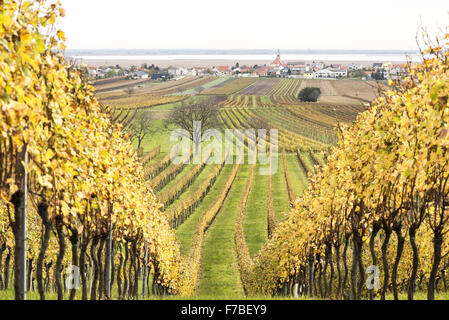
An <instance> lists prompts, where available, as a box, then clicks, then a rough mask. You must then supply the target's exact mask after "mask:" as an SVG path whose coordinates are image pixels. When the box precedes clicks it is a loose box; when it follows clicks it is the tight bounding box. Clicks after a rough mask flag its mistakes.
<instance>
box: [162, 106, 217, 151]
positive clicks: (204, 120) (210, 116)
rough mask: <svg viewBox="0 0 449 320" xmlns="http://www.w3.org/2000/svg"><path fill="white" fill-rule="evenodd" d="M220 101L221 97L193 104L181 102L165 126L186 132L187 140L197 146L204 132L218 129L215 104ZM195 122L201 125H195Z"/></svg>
mask: <svg viewBox="0 0 449 320" xmlns="http://www.w3.org/2000/svg"><path fill="white" fill-rule="evenodd" d="M222 99H223V98H222V97H208V98H205V99H202V100H199V101H195V102H192V101H189V102H186V101H182V102H181V105H180V106H179V107H178V108H176V109H174V110H173V112H172V113H171V114H170V116H169V118H168V120H167V121H166V126H167V127H168V126H169V125H174V126H175V127H178V128H179V127H180V128H181V129H184V130H186V131H187V132H188V138H189V139H190V140H192V141H194V142H196V143H197V144H198V143H200V142H201V137H202V136H203V133H204V131H206V130H208V129H212V128H219V127H220V121H219V118H218V107H217V104H218V103H219V102H220V101H221V100H222ZM195 121H198V122H200V124H201V125H200V126H198V125H195V123H194V122H195ZM197 147H198V146H197ZM197 150H198V149H197Z"/></svg>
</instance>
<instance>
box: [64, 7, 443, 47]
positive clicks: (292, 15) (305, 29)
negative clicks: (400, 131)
mask: <svg viewBox="0 0 449 320" xmlns="http://www.w3.org/2000/svg"><path fill="white" fill-rule="evenodd" d="M62 5H63V7H64V8H65V10H66V17H65V18H63V19H61V21H60V23H59V26H60V28H61V29H62V30H64V31H65V33H66V35H67V44H68V48H69V49H84V50H86V49H108V48H110V49H113V48H124V49H126V48H133V49H156V48H166V49H174V48H185V49H201V48H210V49H231V48H241V49H253V48H273V49H274V50H275V49H280V50H285V49H287V48H300V49H301V50H307V49H309V48H310V49H313V50H320V49H321V50H324V49H326V50H375V49H378V48H381V49H382V50H402V51H412V50H416V49H417V46H416V39H415V36H416V32H417V30H418V28H419V26H420V24H421V23H422V25H423V26H426V27H427V28H428V29H429V32H430V33H431V34H437V33H438V29H439V28H444V27H446V26H447V25H449V14H448V12H449V1H447V0H444V1H443V0H428V1H426V3H425V5H423V3H422V1H419V0H409V1H406V0H397V1H389V0H378V1H377V2H376V3H371V5H367V3H366V2H364V1H357V0H341V1H338V2H336V1H329V0H315V1H313V2H302V1H301V2H299V1H289V0H277V1H275V2H273V1H269V0H259V1H239V0H229V1H227V2H222V1H211V0H192V1H181V0H171V1H154V2H153V1H152V2H147V1H139V0H128V1H127V2H126V4H124V3H123V1H119V0H95V1H87V0H80V1H69V0H62Z"/></svg>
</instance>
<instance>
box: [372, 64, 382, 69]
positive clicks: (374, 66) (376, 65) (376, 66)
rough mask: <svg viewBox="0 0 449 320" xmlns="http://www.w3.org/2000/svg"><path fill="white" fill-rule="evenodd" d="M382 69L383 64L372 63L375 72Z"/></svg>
mask: <svg viewBox="0 0 449 320" xmlns="http://www.w3.org/2000/svg"><path fill="white" fill-rule="evenodd" d="M382 67H383V63H381V62H374V63H373V69H374V70H377V69H381V68H382Z"/></svg>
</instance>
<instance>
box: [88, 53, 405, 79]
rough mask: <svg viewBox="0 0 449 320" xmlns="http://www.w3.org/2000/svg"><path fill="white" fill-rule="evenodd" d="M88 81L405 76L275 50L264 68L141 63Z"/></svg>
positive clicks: (96, 72)
mask: <svg viewBox="0 0 449 320" xmlns="http://www.w3.org/2000/svg"><path fill="white" fill-rule="evenodd" d="M87 72H88V77H89V78H90V79H105V78H112V77H117V76H122V77H126V78H127V79H132V80H137V79H151V80H162V81H165V80H171V79H182V78H184V77H186V76H203V75H215V76H225V75H234V76H238V77H278V78H299V79H344V78H350V79H359V80H388V79H393V80H397V79H400V78H402V77H403V76H405V75H406V70H405V64H392V63H390V62H387V63H383V62H374V63H372V64H363V63H356V62H348V63H345V64H343V63H338V64H336V63H325V62H323V61H312V62H306V61H288V62H283V61H282V60H281V54H280V52H279V51H278V52H277V55H276V58H275V59H274V60H273V62H272V63H270V64H268V65H267V64H264V65H257V64H256V65H253V66H247V65H240V64H239V63H238V62H237V63H236V64H235V65H232V66H231V65H220V66H214V67H202V66H195V67H191V68H186V67H168V68H159V67H157V66H155V65H154V64H152V65H148V64H147V63H144V64H142V65H141V66H140V67H137V66H131V67H129V68H123V67H121V66H120V65H115V66H99V67H94V66H90V67H88V68H87Z"/></svg>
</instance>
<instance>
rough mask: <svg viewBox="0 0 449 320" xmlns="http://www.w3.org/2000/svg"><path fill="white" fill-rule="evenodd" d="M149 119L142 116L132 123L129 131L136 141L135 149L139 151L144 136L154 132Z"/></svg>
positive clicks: (147, 116)
mask: <svg viewBox="0 0 449 320" xmlns="http://www.w3.org/2000/svg"><path fill="white" fill-rule="evenodd" d="M151 120H152V119H151V117H150V116H149V115H142V116H141V117H140V118H138V119H136V120H135V121H133V122H132V123H131V124H130V126H129V130H130V132H131V134H132V136H133V138H134V139H137V149H138V150H140V147H141V145H142V142H143V140H144V139H145V137H146V136H148V135H150V134H152V133H153V132H154V130H153V129H152V127H151Z"/></svg>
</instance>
